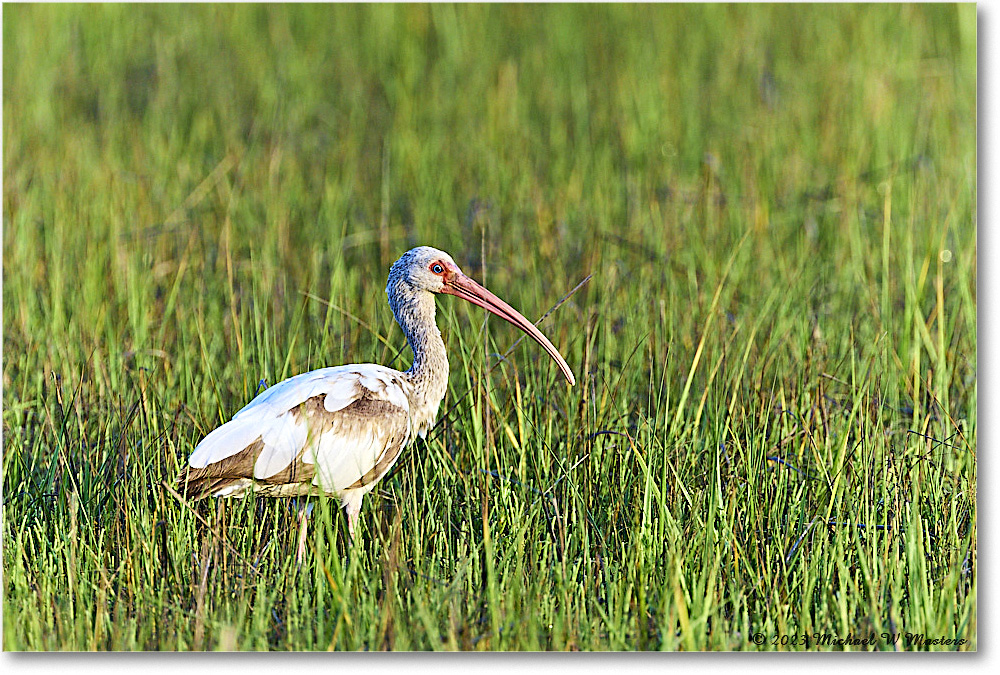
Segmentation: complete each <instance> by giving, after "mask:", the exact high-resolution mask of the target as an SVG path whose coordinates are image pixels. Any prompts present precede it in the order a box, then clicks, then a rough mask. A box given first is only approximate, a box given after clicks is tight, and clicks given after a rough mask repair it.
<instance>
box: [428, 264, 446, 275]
mask: <svg viewBox="0 0 1000 675" xmlns="http://www.w3.org/2000/svg"><path fill="white" fill-rule="evenodd" d="M431 272H433V273H434V274H444V265H442V264H441V263H434V264H433V265H431Z"/></svg>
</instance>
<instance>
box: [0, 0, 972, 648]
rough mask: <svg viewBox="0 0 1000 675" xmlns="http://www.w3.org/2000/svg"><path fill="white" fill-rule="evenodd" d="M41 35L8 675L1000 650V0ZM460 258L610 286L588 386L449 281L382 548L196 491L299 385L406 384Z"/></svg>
mask: <svg viewBox="0 0 1000 675" xmlns="http://www.w3.org/2000/svg"><path fill="white" fill-rule="evenodd" d="M3 39H4V47H3V49H4V54H3V55H4V59H3V151H4V152H3V175H4V191H3V329H4V331H3V334H4V337H3V390H4V393H3V436H4V457H3V477H4V485H3V500H4V518H3V544H4V545H3V565H4V618H3V630H4V649H7V650H22V649H26V650H52V649H130V650H131V649H217V648H219V649H326V648H336V649H439V648H444V649H661V648H662V649H801V648H803V645H802V644H801V643H802V642H805V645H804V646H805V647H815V646H816V645H817V643H819V644H820V646H821V647H822V648H827V649H830V648H833V649H840V648H843V647H842V646H838V645H836V644H830V643H827V644H826V645H823V644H822V641H823V636H824V635H828V636H832V637H833V638H836V637H847V636H848V635H850V634H853V635H864V636H866V637H867V636H868V635H869V634H871V633H875V634H877V635H881V634H882V633H906V632H909V633H923V634H925V636H926V637H927V639H932V638H934V637H944V638H961V639H965V640H967V642H966V643H964V644H963V645H961V646H959V647H958V648H960V649H970V648H975V647H976V629H977V613H976V604H975V598H976V588H977V586H976V562H977V557H976V556H977V553H976V438H977V435H976V424H977V418H976V406H977V380H976V364H977V355H976V326H977V324H976V265H977V257H976V255H977V252H976V198H977V194H976V14H975V6H974V5H864V6H859V5H836V6H834V5H830V6H824V5H808V6H803V5H758V6H746V5H739V6H729V5H620V6H607V5H582V6H565V5H556V6H548V5H473V6H454V5H434V6H424V5H405V6H393V5H377V6H359V5H354V6H323V5H308V6H305V5H302V6H300V5H281V6H278V5H275V6H260V5H253V6H246V5H241V6H229V5H187V6H169V5H166V6H142V7H140V6H128V5H72V6H68V5H8V6H6V7H4V22H3ZM417 244H429V245H433V246H436V247H439V248H443V249H445V250H447V251H449V252H450V253H452V254H453V255H454V257H455V259H456V260H457V261H458V263H459V264H460V265H462V266H463V268H464V269H465V271H466V272H467V273H470V274H471V275H472V276H474V277H476V278H478V279H480V280H481V281H484V282H485V284H486V285H487V286H488V287H490V288H491V289H493V290H494V291H496V292H497V293H498V294H499V295H501V296H502V297H505V298H506V299H508V300H509V301H510V302H511V304H513V305H514V306H515V307H518V308H519V309H521V310H522V311H523V312H524V313H525V314H526V315H527V316H529V317H532V318H533V317H537V316H541V315H542V313H544V312H545V311H546V310H547V309H548V308H550V307H551V306H553V305H554V304H555V303H556V302H557V301H558V300H559V298H561V297H562V296H563V295H565V294H566V293H567V292H568V291H569V290H570V289H572V288H573V287H574V286H575V285H576V284H577V283H578V282H579V281H580V280H581V279H582V278H584V277H585V276H586V275H587V274H593V275H594V277H593V280H592V281H591V282H590V283H589V284H588V285H586V286H585V287H583V288H582V289H581V290H580V291H579V292H577V293H576V294H575V295H573V296H572V298H571V299H570V300H569V301H568V302H566V303H565V304H564V305H562V306H561V307H560V308H559V309H558V310H557V311H556V312H555V313H554V314H553V315H552V316H551V317H550V318H548V319H547V320H546V322H545V323H544V324H543V326H542V328H543V329H544V330H545V332H546V333H547V334H548V335H549V337H550V338H551V339H552V341H553V342H554V343H555V344H556V345H557V346H559V348H560V350H561V351H562V352H563V353H564V355H565V356H566V357H567V359H568V360H569V362H570V363H571V365H572V366H573V368H574V370H575V371H576V373H577V376H578V379H579V380H580V384H579V385H578V386H577V387H575V388H572V389H569V388H565V387H564V386H562V385H560V384H559V382H558V380H559V375H558V372H557V371H556V369H555V368H554V367H553V366H552V365H551V364H550V363H548V362H547V359H546V357H545V356H544V354H543V353H542V352H541V350H539V349H536V348H535V347H534V345H527V346H524V347H519V348H518V350H517V351H515V352H513V353H512V355H511V356H510V357H509V358H508V359H507V360H503V361H500V360H498V359H497V358H496V356H494V354H497V353H504V352H505V351H506V350H507V348H508V346H509V345H511V344H512V343H513V341H514V340H515V339H516V335H515V334H514V331H513V329H510V328H509V327H508V326H502V325H500V322H498V321H491V322H490V323H489V324H488V331H484V329H483V317H482V314H481V312H478V311H477V310H475V309H474V308H465V307H462V306H460V304H459V303H457V302H454V301H449V300H448V299H444V300H442V301H440V302H439V307H440V312H439V313H440V318H439V322H440V323H441V326H442V329H443V332H444V334H445V339H446V341H447V343H448V345H449V352H450V355H451V362H452V376H451V387H450V393H449V396H448V398H447V399H446V401H445V404H444V407H443V410H445V411H447V414H446V415H444V416H443V420H442V422H441V424H440V425H439V428H438V429H437V430H436V431H435V432H434V433H433V434H432V435H431V437H430V440H429V441H428V442H427V443H418V444H417V445H416V446H414V447H413V448H411V449H410V450H409V451H407V453H406V455H405V456H404V457H403V459H401V460H400V462H399V464H398V465H397V469H396V470H395V471H394V473H393V474H392V476H391V477H389V478H388V479H386V480H385V481H383V482H382V483H381V484H380V489H379V490H377V491H376V493H373V494H372V497H373V499H371V500H370V501H368V502H367V503H366V506H365V509H364V511H363V514H362V515H363V520H364V521H365V525H364V530H363V533H364V539H365V541H364V543H362V544H361V545H359V546H356V547H354V548H353V549H347V548H346V547H345V546H344V541H343V525H344V524H343V519H342V517H341V515H340V514H339V513H338V512H337V511H338V510H337V507H336V504H335V503H330V502H327V501H322V500H321V501H319V502H318V504H317V509H316V513H315V514H314V518H313V527H312V529H311V530H310V532H311V535H310V537H311V538H310V551H309V553H308V555H307V558H306V561H305V563H304V565H303V566H302V569H300V570H297V569H296V568H295V565H294V546H295V523H294V513H293V512H292V511H291V510H290V509H289V508H288V506H287V505H286V504H285V503H283V502H274V501H270V500H264V499H247V500H240V501H229V502H226V503H224V504H222V505H220V506H217V505H216V504H213V503H206V504H202V505H199V506H197V507H196V508H195V509H192V508H190V507H188V506H186V505H184V504H182V503H180V502H179V501H178V500H177V499H175V498H174V497H173V496H172V495H171V494H170V493H169V491H166V490H165V489H164V488H163V487H162V486H161V481H163V480H170V479H171V478H172V477H173V476H174V475H175V473H176V471H177V469H178V467H179V466H180V463H181V462H182V461H183V460H184V458H185V457H186V456H187V454H188V453H189V452H190V451H191V449H192V448H193V445H194V444H195V443H196V442H197V441H198V440H199V439H200V438H201V436H202V435H203V434H205V433H207V432H208V431H209V430H211V429H212V428H213V427H214V426H216V425H217V424H219V423H220V422H222V421H224V420H225V419H228V418H229V416H231V415H232V414H233V413H234V412H235V411H236V410H237V409H239V408H240V407H241V406H242V405H244V404H245V403H246V402H248V401H249V400H250V399H251V398H252V396H253V395H254V392H255V391H256V390H257V389H258V386H259V383H260V381H261V380H264V381H266V382H267V383H275V382H277V381H279V380H280V379H282V378H284V377H288V376H290V375H293V374H296V373H299V372H303V371H305V370H308V369H312V368H316V367H321V366H325V365H335V364H338V363H347V362H365V361H374V362H379V363H384V364H390V365H394V366H395V367H400V368H405V367H407V366H408V363H409V358H410V355H409V353H408V350H405V349H404V348H405V340H404V339H403V337H402V335H401V333H400V331H399V330H398V328H397V327H396V326H395V325H394V323H393V321H392V316H391V314H390V312H389V311H388V308H387V307H386V305H385V298H384V292H383V288H384V284H385V277H386V274H387V270H388V265H389V264H390V263H391V262H392V261H393V260H395V258H396V257H397V256H398V255H399V254H400V253H402V252H403V251H404V250H406V249H407V248H409V247H410V246H412V245H417ZM380 338H382V339H380ZM397 351H398V352H402V353H401V355H400V356H398V357H397V356H396V352H397ZM491 366H493V371H492V374H491V375H489V377H487V375H488V369H489V368H490V367H491ZM469 392H471V393H469ZM755 632H762V633H764V634H765V635H766V636H768V640H767V642H766V643H765V644H764V645H760V646H758V645H756V644H754V642H753V641H752V640H751V635H752V634H753V633H755ZM777 635H786V636H799V638H798V641H799V642H800V644H798V645H796V644H782V642H781V639H777V640H776V641H772V636H777ZM802 636H807V637H808V639H804V638H803V637H802ZM794 639H795V638H794V637H793V638H792V641H794ZM785 642H786V643H788V642H789V640H787V639H786V640H785ZM877 647H878V648H880V649H893V648H907V649H916V648H924V649H927V648H930V649H955V648H956V646H955V645H920V644H914V643H907V642H906V641H905V639H904V640H902V641H900V642H897V643H895V644H894V643H892V642H891V641H889V640H885V639H882V638H880V639H879V642H878V644H877Z"/></svg>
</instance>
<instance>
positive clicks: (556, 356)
mask: <svg viewBox="0 0 1000 675" xmlns="http://www.w3.org/2000/svg"><path fill="white" fill-rule="evenodd" d="M421 291H422V292H428V293H446V294H448V295H454V296H457V297H459V298H462V299H463V300H468V301H469V302H471V303H472V304H474V305H478V306H479V307H482V308H483V309H485V310H486V311H488V312H492V313H493V314H496V315H497V316H499V317H500V318H502V319H504V320H506V321H509V322H510V323H512V324H514V325H515V326H517V327H518V328H520V329H521V330H523V331H524V332H525V333H527V334H528V335H529V336H531V338H532V339H533V340H535V342H537V343H538V344H540V345H541V346H542V348H543V349H545V351H546V352H548V354H549V356H551V357H552V359H553V360H554V361H555V362H556V364H558V366H559V368H560V370H562V372H563V375H565V376H566V379H567V380H569V383H570V384H576V378H575V377H574V376H573V371H572V370H570V367H569V364H567V363H566V359H564V358H563V357H562V355H561V354H560V353H559V350H557V349H556V348H555V346H553V344H552V343H551V342H549V339H548V338H547V337H545V336H544V335H543V334H542V332H541V331H540V330H538V329H537V328H535V325H534V324H532V323H531V322H530V321H528V320H527V319H526V318H525V317H524V316H522V315H521V313H520V312H518V311H517V310H516V309H514V308H513V307H511V306H510V305H508V304H507V303H506V302H504V301H503V300H501V299H500V298H498V297H497V296H496V295H494V294H493V293H492V292H490V291H489V290H487V289H486V288H485V287H483V286H482V285H480V284H479V283H477V282H476V281H475V280H474V279H472V278H471V277H469V276H467V275H466V274H465V273H464V272H462V270H461V269H460V268H459V267H458V265H456V264H455V261H454V259H452V257H451V256H450V255H448V254H447V253H445V252H444V251H439V250H438V249H436V248H431V247H430V246H418V247H417V248H411V249H410V250H409V251H407V252H406V253H404V254H403V255H402V256H401V257H400V258H399V260H397V261H396V262H395V263H393V265H392V269H390V270H389V283H388V284H387V285H386V288H385V292H386V293H387V294H388V295H389V303H390V306H392V307H393V312H395V313H396V316H397V318H398V317H399V313H398V312H397V311H396V306H397V303H398V302H399V301H400V300H401V296H409V297H412V296H415V295H417V294H419V293H420V292H421Z"/></svg>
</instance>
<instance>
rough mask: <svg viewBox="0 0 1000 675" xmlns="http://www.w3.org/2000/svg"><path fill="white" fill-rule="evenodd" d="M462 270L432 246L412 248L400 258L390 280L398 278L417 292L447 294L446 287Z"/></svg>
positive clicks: (393, 267)
mask: <svg viewBox="0 0 1000 675" xmlns="http://www.w3.org/2000/svg"><path fill="white" fill-rule="evenodd" d="M456 275H462V276H464V275H463V274H462V270H461V269H459V267H458V265H456V264H455V261H454V260H453V259H452V257H451V256H450V255H448V254H447V253H445V252H444V251H439V250H438V249H436V248H431V247H430V246H418V247H417V248H412V249H410V250H409V251H407V252H406V253H404V254H403V255H402V257H400V259H399V260H397V261H396V262H395V264H394V265H393V266H392V270H390V272H389V280H390V283H391V282H392V280H393V278H398V279H399V280H400V281H403V282H404V283H406V284H407V285H409V286H410V288H412V289H413V290H415V291H428V292H430V293H446V292H447V291H446V290H445V285H446V284H447V282H448V280H449V279H450V278H452V277H455V276H456Z"/></svg>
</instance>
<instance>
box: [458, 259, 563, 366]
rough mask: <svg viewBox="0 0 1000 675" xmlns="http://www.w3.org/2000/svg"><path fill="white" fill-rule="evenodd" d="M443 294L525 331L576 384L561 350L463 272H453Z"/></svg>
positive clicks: (511, 308)
mask: <svg viewBox="0 0 1000 675" xmlns="http://www.w3.org/2000/svg"><path fill="white" fill-rule="evenodd" d="M442 293H448V294H450V295H455V296H458V297H459V298H462V299H464V300H468V301H469V302H471V303H472V304H474V305H478V306H480V307H482V308H483V309H485V310H486V311H488V312H492V313H493V314H496V315H497V316H499V317H501V318H503V319H506V320H507V321H509V322H510V323H512V324H514V325H515V326H517V327H518V328H520V329H521V330H523V331H524V332H525V333H527V334H528V335H530V336H531V337H532V339H534V341H535V342H537V343H538V344H540V345H541V346H542V348H543V349H544V350H545V351H547V352H548V353H549V356H551V357H552V360H553V361H555V362H556V363H557V364H558V365H559V369H560V370H562V372H563V375H565V376H566V379H567V380H569V383H570V384H576V377H574V376H573V371H572V370H570V369H569V364H568V363H566V359H564V358H563V357H562V354H560V353H559V350H558V349H556V348H555V346H553V344H552V343H551V342H549V339H548V338H547V337H545V336H544V335H542V332H541V331H540V330H538V329H537V328H535V325H534V324H533V323H531V322H530V321H528V320H527V319H526V318H524V317H523V316H522V315H521V313H520V312H518V311H517V310H516V309H514V308H513V307H511V306H510V305H508V304H507V303H506V302H504V301H503V300H501V299H500V298H498V297H497V296H495V295H494V294H493V293H491V292H490V291H488V290H487V289H486V288H484V287H483V286H481V285H480V284H478V283H476V281H474V280H473V279H472V278H471V277H467V276H466V275H464V274H462V273H461V272H452V273H451V274H449V275H448V278H447V279H446V280H445V284H444V289H443V290H442Z"/></svg>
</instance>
